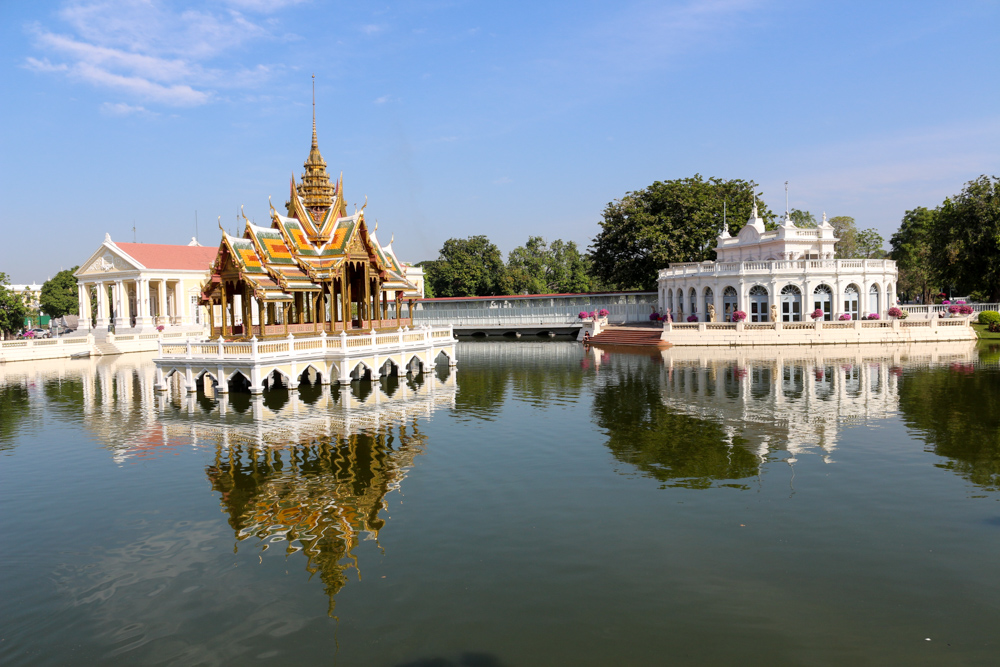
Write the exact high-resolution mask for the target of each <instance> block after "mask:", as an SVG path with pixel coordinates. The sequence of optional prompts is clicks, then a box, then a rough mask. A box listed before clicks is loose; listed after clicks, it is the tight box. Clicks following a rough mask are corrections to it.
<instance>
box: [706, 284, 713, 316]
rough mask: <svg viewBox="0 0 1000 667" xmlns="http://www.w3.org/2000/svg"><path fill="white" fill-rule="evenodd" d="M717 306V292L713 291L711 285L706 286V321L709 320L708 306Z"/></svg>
mask: <svg viewBox="0 0 1000 667" xmlns="http://www.w3.org/2000/svg"><path fill="white" fill-rule="evenodd" d="M709 306H712V307H713V308H714V307H715V294H714V293H713V292H712V288H711V287H706V288H705V309H704V310H705V321H706V322H707V321H708V307H709Z"/></svg>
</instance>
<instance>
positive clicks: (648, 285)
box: [590, 174, 774, 290]
mask: <svg viewBox="0 0 1000 667" xmlns="http://www.w3.org/2000/svg"><path fill="white" fill-rule="evenodd" d="M755 190H756V184H755V183H754V182H753V181H742V180H729V181H726V180H722V179H719V178H709V179H708V180H703V179H702V177H701V175H699V174H695V175H694V176H693V177H691V178H683V179H677V180H673V181H665V182H664V181H656V182H655V183H653V184H652V185H650V186H649V187H647V188H646V189H645V190H640V191H637V192H629V193H626V195H625V196H624V197H622V198H621V199H620V200H617V201H613V202H611V203H609V204H608V205H607V206H606V207H605V209H604V213H603V220H602V222H601V223H600V224H601V231H600V232H599V233H598V235H597V237H596V238H595V239H594V241H593V244H592V245H591V253H590V256H591V259H592V261H593V274H594V276H595V277H597V278H598V279H599V280H601V281H602V282H604V283H605V284H606V285H607V286H608V287H614V288H617V289H644V290H654V289H656V277H657V272H658V271H659V270H660V269H662V268H664V267H666V266H667V265H668V264H670V263H671V262H700V261H704V260H711V259H715V245H716V240H717V237H718V235H719V233H720V232H721V231H722V226H723V205H724V204H725V205H726V207H727V211H728V215H727V218H728V221H729V222H730V224H731V225H732V229H733V230H734V231H735V230H736V229H739V228H740V227H741V226H742V225H743V222H744V221H746V220H748V219H749V218H750V212H751V209H752V207H753V202H754V197H753V195H754V193H755ZM758 205H759V207H760V215H761V217H762V218H763V219H764V220H765V224H766V225H767V226H768V227H769V228H773V227H774V222H773V218H774V216H773V215H772V214H771V212H770V211H769V210H768V209H767V207H766V206H765V205H764V204H763V202H760V201H759V200H758Z"/></svg>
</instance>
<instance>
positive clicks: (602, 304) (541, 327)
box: [413, 292, 657, 337]
mask: <svg viewBox="0 0 1000 667" xmlns="http://www.w3.org/2000/svg"><path fill="white" fill-rule="evenodd" d="M656 302H657V293H656V292H600V293H592V294H525V295H512V296H477V297H443V298H436V299H421V300H420V301H419V302H417V304H416V305H415V307H414V311H413V324H414V326H448V325H451V327H452V328H453V330H454V331H455V333H456V334H458V335H460V336H508V337H520V336H541V337H552V336H564V335H565V336H575V335H576V334H577V333H578V332H579V330H580V328H581V327H582V326H583V323H582V322H581V320H580V317H579V316H580V313H581V312H587V313H589V312H599V311H600V310H601V309H604V310H607V311H608V313H609V315H608V323H609V324H624V323H626V322H645V321H648V320H649V315H650V313H652V312H653V311H654V310H656Z"/></svg>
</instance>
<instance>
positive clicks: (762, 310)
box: [750, 285, 768, 322]
mask: <svg viewBox="0 0 1000 667" xmlns="http://www.w3.org/2000/svg"><path fill="white" fill-rule="evenodd" d="M767 320H768V318H767V288H766V287H764V286H763V285H754V286H753V287H751V288H750V321H751V322H767Z"/></svg>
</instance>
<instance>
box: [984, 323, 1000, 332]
mask: <svg viewBox="0 0 1000 667" xmlns="http://www.w3.org/2000/svg"><path fill="white" fill-rule="evenodd" d="M986 330H987V331H989V332H990V333H1000V322H990V325H989V326H988V327H987V328H986Z"/></svg>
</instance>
